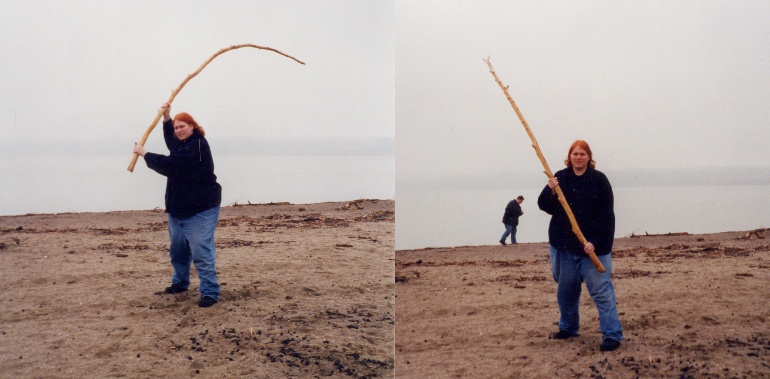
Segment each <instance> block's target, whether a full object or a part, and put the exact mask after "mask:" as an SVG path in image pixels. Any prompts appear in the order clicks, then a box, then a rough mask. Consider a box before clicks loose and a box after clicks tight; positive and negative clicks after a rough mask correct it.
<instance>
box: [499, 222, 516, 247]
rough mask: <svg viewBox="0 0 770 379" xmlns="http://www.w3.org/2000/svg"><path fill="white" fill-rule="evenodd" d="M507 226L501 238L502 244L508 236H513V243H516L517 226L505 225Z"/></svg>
mask: <svg viewBox="0 0 770 379" xmlns="http://www.w3.org/2000/svg"><path fill="white" fill-rule="evenodd" d="M503 225H505V232H504V233H503V236H502V237H500V242H505V238H506V237H508V235H509V234H510V235H511V243H512V244H514V243H516V226H515V225H511V224H503Z"/></svg>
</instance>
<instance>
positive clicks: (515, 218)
mask: <svg viewBox="0 0 770 379" xmlns="http://www.w3.org/2000/svg"><path fill="white" fill-rule="evenodd" d="M522 214H523V213H522V212H521V206H520V205H519V202H518V201H516V200H515V199H514V200H511V201H509V202H508V205H506V206H505V213H503V224H506V225H513V226H517V225H519V216H521V215H522Z"/></svg>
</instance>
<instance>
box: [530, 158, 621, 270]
mask: <svg viewBox="0 0 770 379" xmlns="http://www.w3.org/2000/svg"><path fill="white" fill-rule="evenodd" d="M554 176H556V177H557V178H558V179H559V187H561V189H562V192H564V197H565V199H567V203H568V204H569V206H570V208H571V209H572V213H574V214H575V219H577V223H578V226H580V231H582V232H583V236H585V238H586V240H588V242H591V243H592V244H593V245H594V248H595V250H594V251H595V252H596V255H605V254H609V253H610V252H612V243H613V241H614V238H615V211H614V197H613V194H612V186H611V185H610V181H609V180H608V179H607V177H606V176H605V175H604V174H603V173H601V172H600V171H597V170H596V169H592V168H588V169H587V170H586V172H585V173H583V175H581V176H577V175H575V173H574V172H573V171H572V168H571V167H568V168H565V169H563V170H560V171H559V172H557V173H556V174H554ZM537 205H538V206H539V207H540V209H542V210H543V211H545V212H546V213H548V214H550V215H551V223H550V224H549V226H548V242H549V243H550V244H551V246H553V247H555V248H557V249H559V250H568V251H570V252H572V253H575V254H583V251H584V250H583V245H582V244H581V243H580V240H578V238H577V237H576V236H575V233H573V232H572V225H571V224H570V222H569V218H568V217H567V213H566V212H565V211H564V208H562V206H561V203H560V202H559V199H558V198H557V197H556V194H552V193H551V189H550V188H549V187H548V186H545V188H543V191H542V192H541V193H540V197H538V199H537Z"/></svg>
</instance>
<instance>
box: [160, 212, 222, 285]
mask: <svg viewBox="0 0 770 379" xmlns="http://www.w3.org/2000/svg"><path fill="white" fill-rule="evenodd" d="M217 220H219V206H216V207H213V208H211V209H208V210H205V211H203V212H200V213H198V214H196V215H193V216H192V217H188V218H183V219H178V218H176V217H174V216H172V215H170V214H169V215H168V234H169V236H170V237H171V248H170V249H169V251H170V255H171V265H172V266H173V267H174V276H173V277H172V278H171V283H172V284H176V285H177V286H179V287H182V288H187V287H189V286H190V264H191V263H195V270H196V271H198V279H200V282H201V284H200V288H199V289H200V293H201V296H211V297H213V298H214V299H217V300H219V282H217V269H216V258H217V254H216V249H215V247H214V231H215V230H216V228H217Z"/></svg>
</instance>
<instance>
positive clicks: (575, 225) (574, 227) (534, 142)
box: [484, 57, 607, 272]
mask: <svg viewBox="0 0 770 379" xmlns="http://www.w3.org/2000/svg"><path fill="white" fill-rule="evenodd" d="M484 62H487V66H489V72H491V73H492V76H494V78H495V81H496V82H497V84H498V85H499V86H500V88H501V89H502V90H503V93H505V97H506V98H507V99H508V102H509V103H511V106H512V107H513V110H514V111H516V114H517V115H518V116H519V120H521V124H522V125H524V129H525V130H526V131H527V134H528V135H529V139H530V140H532V147H533V148H535V153H537V157H538V158H540V163H542V164H543V169H545V174H546V175H547V176H548V179H551V178H553V173H552V172H551V168H550V167H549V166H548V162H546V161H545V157H544V156H543V152H542V151H540V145H538V143H537V139H535V135H534V134H532V130H531V129H530V128H529V125H528V124H527V120H525V119H524V115H522V114H521V111H520V110H519V107H518V106H516V102H514V101H513V98H512V97H511V94H510V93H508V86H505V85H503V82H501V81H500V78H498V77H497V73H495V69H493V68H492V63H490V62H489V57H487V59H484ZM554 190H556V195H557V196H558V198H559V202H560V203H561V206H562V207H563V208H564V211H565V212H567V217H569V222H570V224H572V232H573V233H575V235H576V236H577V238H578V239H579V240H580V243H582V244H583V246H585V245H587V244H588V241H587V240H586V238H585V236H583V232H581V231H580V226H578V223H577V220H576V219H575V215H574V214H573V213H572V208H570V206H569V204H568V203H567V199H566V198H565V197H564V192H562V190H561V187H559V186H558V185H557V186H556V187H554ZM588 257H589V258H591V262H593V263H594V266H596V269H597V270H599V272H606V271H607V270H605V269H604V266H603V265H602V262H600V261H599V258H598V257H597V256H596V253H594V252H591V253H589V254H588Z"/></svg>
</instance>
